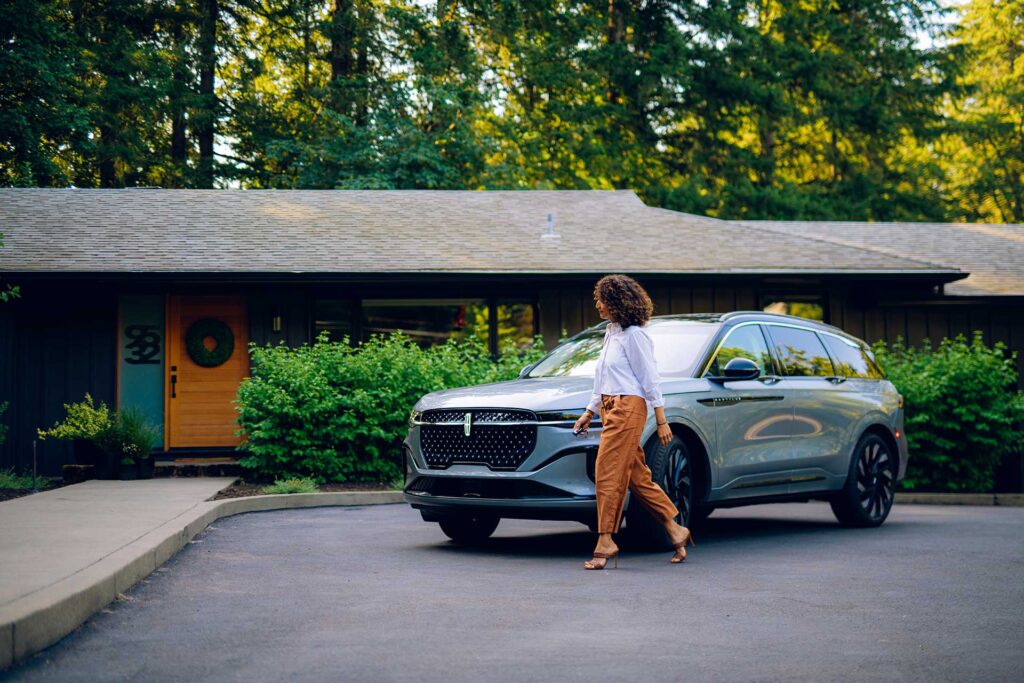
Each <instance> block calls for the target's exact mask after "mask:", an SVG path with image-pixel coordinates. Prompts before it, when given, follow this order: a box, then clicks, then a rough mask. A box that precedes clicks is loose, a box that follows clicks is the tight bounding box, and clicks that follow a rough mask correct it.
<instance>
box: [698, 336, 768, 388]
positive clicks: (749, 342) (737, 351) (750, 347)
mask: <svg viewBox="0 0 1024 683" xmlns="http://www.w3.org/2000/svg"><path fill="white" fill-rule="evenodd" d="M733 358H747V359H749V360H752V361H754V362H755V363H757V367H759V368H760V369H761V374H762V375H772V374H775V373H774V370H772V359H771V356H770V355H769V353H768V343H767V342H766V341H765V339H764V334H763V333H762V332H761V326H760V325H743V326H742V327H737V328H735V329H733V330H732V331H730V332H729V333H728V335H727V336H726V338H725V341H724V342H723V343H722V346H721V347H719V349H718V353H717V354H715V360H714V361H713V362H712V363H711V367H710V368H709V369H708V374H710V375H712V376H718V375H720V374H721V371H722V369H723V368H725V366H726V365H727V364H728V362H729V361H731V360H732V359H733Z"/></svg>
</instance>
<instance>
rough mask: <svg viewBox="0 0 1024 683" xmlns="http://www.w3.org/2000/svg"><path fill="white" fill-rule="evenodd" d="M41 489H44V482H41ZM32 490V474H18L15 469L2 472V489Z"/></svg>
mask: <svg viewBox="0 0 1024 683" xmlns="http://www.w3.org/2000/svg"><path fill="white" fill-rule="evenodd" d="M39 487H40V488H43V482H42V481H40V482H39ZM30 488H32V475H31V474H18V473H17V472H15V471H14V468H13V467H12V468H10V469H8V470H0V489H19V490H26V489H30Z"/></svg>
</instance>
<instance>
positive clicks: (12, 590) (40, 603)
mask: <svg viewBox="0 0 1024 683" xmlns="http://www.w3.org/2000/svg"><path fill="white" fill-rule="evenodd" d="M232 481H234V479H233V478H225V477H216V478H209V479H206V478H195V479H150V480H145V481H87V482H84V483H81V484H75V485H74V486H65V487H63V488H59V489H54V490H52V491H45V492H43V493H37V494H34V495H31V496H24V497H22V498H16V499H14V500H9V501H5V502H3V503H0V639H2V642H0V669H2V668H3V667H4V666H7V665H8V664H10V662H9V661H5V660H7V658H8V657H9V656H10V653H9V652H8V656H7V657H5V656H4V652H5V651H9V650H11V649H13V647H12V646H10V645H8V646H7V647H5V646H4V643H12V642H13V641H14V639H15V636H14V630H15V629H16V628H18V627H19V624H20V625H21V627H22V628H23V629H31V628H32V627H31V625H30V624H27V623H26V622H25V621H24V620H25V618H26V617H27V616H30V615H32V614H34V613H37V612H38V611H40V610H52V609H55V608H56V609H59V608H60V607H61V606H62V605H63V606H67V601H68V600H70V601H71V602H73V603H76V605H72V606H71V614H67V615H65V614H55V615H53V616H54V618H57V619H64V618H66V616H72V618H74V617H75V616H76V615H77V613H78V612H81V611H82V610H81V607H83V606H84V607H89V606H91V604H92V603H95V602H96V601H97V600H102V599H103V598H104V595H103V594H104V593H109V592H110V590H101V591H100V592H99V593H97V594H93V593H90V588H92V587H94V586H95V585H97V584H101V585H100V587H101V588H103V589H110V588H112V589H113V590H114V591H115V592H114V595H116V594H117V592H120V591H122V590H125V589H127V588H128V587H130V585H131V584H132V583H134V582H135V581H137V580H138V579H139V578H142V576H145V575H147V574H148V573H149V572H151V571H152V570H153V569H155V568H156V567H157V566H159V565H160V564H162V563H163V562H164V561H166V559H167V557H169V556H170V555H169V554H168V555H167V557H162V558H161V557H157V556H156V554H155V552H154V549H153V548H152V547H150V548H148V550H147V548H144V547H143V548H141V553H142V555H144V556H145V555H147V554H149V555H150V557H149V558H146V557H143V560H142V562H140V563H139V567H138V571H137V572H135V574H137V576H134V577H133V578H134V581H131V583H130V584H128V585H113V586H109V585H103V584H104V581H105V580H106V578H105V575H106V574H109V575H110V580H111V581H113V579H114V575H115V574H116V573H117V572H116V571H115V570H117V569H119V568H121V567H123V566H124V565H125V563H126V562H128V563H131V562H138V559H139V558H137V557H134V556H133V555H136V554H137V551H139V550H140V547H133V546H136V544H138V543H139V542H140V541H143V540H144V539H145V538H146V537H147V536H149V535H150V534H153V533H159V532H160V530H161V529H162V528H167V527H170V528H171V529H173V527H174V522H175V520H176V519H178V518H179V517H181V516H182V515H188V514H189V512H190V511H193V510H194V509H195V508H197V507H198V506H203V505H204V501H206V500H207V499H209V498H210V497H211V496H213V495H214V494H215V493H217V492H218V491H220V490H221V489H222V488H224V487H226V486H228V485H230V484H231V482H232ZM207 505H208V504H207ZM179 526H180V525H179ZM179 531H180V530H179ZM172 533H173V532H172ZM174 550H177V548H175V549H174ZM172 552H173V551H172ZM157 560H159V561H157ZM153 563H155V564H153ZM127 580H131V578H129V579H127ZM123 581H125V579H123V578H122V579H121V582H123ZM83 602H84V603H86V604H84V605H83V604H82V603H83ZM107 602H109V599H108V600H107ZM103 604H106V602H104V603H103ZM76 606H77V608H78V609H76V608H75V607H76ZM99 607H102V605H99V606H98V607H96V609H98V608H99ZM92 611H95V610H92ZM89 613H90V614H91V611H90V612H89ZM86 616H88V615H86ZM72 628H73V626H72ZM27 636H29V634H28V633H22V634H19V636H18V640H25V638H26V637H27Z"/></svg>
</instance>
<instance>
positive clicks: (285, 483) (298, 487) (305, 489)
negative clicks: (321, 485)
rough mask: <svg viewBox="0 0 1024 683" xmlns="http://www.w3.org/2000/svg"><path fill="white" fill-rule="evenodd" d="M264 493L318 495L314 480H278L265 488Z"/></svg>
mask: <svg viewBox="0 0 1024 683" xmlns="http://www.w3.org/2000/svg"><path fill="white" fill-rule="evenodd" d="M263 493H268V494H277V493H316V482H315V481H313V480H312V479H308V478H303V479H278V480H277V481H275V482H274V483H273V484H272V485H270V486H264V487H263Z"/></svg>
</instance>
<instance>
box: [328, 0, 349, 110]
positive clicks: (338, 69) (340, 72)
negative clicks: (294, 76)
mask: <svg viewBox="0 0 1024 683" xmlns="http://www.w3.org/2000/svg"><path fill="white" fill-rule="evenodd" d="M354 29H355V13H354V12H353V11H352V2H351V0H334V10H333V11H332V12H331V90H332V98H331V99H332V101H333V103H334V108H335V109H336V110H337V111H339V112H341V113H342V114H346V115H349V116H351V115H352V111H351V106H350V105H351V103H350V102H349V100H348V98H347V97H346V96H345V93H346V92H347V85H348V84H347V83H346V81H348V79H349V78H351V76H352V62H353V58H352V53H353V50H352V47H353V46H352V43H353V36H354V33H355V30H354Z"/></svg>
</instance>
